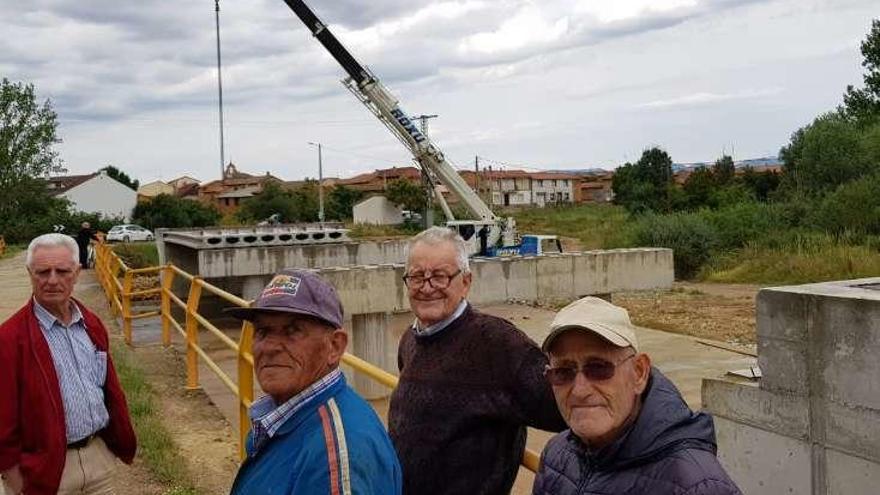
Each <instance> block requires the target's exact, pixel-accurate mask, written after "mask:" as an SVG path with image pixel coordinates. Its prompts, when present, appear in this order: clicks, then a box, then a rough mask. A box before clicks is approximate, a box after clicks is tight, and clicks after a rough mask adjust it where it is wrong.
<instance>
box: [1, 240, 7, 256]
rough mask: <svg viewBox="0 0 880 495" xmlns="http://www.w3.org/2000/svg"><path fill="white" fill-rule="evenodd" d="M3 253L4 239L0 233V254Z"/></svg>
mask: <svg viewBox="0 0 880 495" xmlns="http://www.w3.org/2000/svg"><path fill="white" fill-rule="evenodd" d="M4 254H6V239H4V238H3V236H2V235H0V256H3V255H4Z"/></svg>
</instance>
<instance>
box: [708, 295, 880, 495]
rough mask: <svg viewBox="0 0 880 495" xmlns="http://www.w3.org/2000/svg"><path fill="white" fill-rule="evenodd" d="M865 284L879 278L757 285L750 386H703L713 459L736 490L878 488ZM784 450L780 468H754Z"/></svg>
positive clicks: (878, 435)
mask: <svg viewBox="0 0 880 495" xmlns="http://www.w3.org/2000/svg"><path fill="white" fill-rule="evenodd" d="M873 287H878V288H880V278H878V279H864V280H853V281H843V282H829V283H822V284H809V285H802V286H795V287H782V288H773V289H764V290H762V291H760V292H759V294H758V299H757V325H758V327H757V335H758V362H759V364H760V366H761V370H762V373H763V378H762V380H761V383H760V385H759V386H754V385H745V384H739V383H731V382H728V381H723V380H705V381H704V383H703V402H704V406H705V407H706V408H707V409H708V410H709V411H711V412H712V413H713V414H714V415H715V416H716V420H717V430H718V442H719V452H720V456H721V458H722V460H723V461H725V465H726V466H727V467H728V470H729V471H730V472H731V475H732V476H733V477H734V479H735V480H736V481H737V482H738V483H740V484H741V487H742V488H743V491H744V492H745V493H758V494H760V493H768V494H769V493H795V494H810V495H826V494H832V493H835V494H836V493H841V494H843V493H851V494H861V493H866V494H867V493H880V488H878V487H880V484H878V480H880V291H878V290H876V289H875V288H873ZM785 452H788V454H786V455H788V456H789V457H790V458H791V459H793V460H792V461H791V463H790V464H789V465H788V466H789V468H790V469H781V470H779V471H777V472H773V471H772V470H771V471H770V472H766V473H765V471H766V470H762V468H761V466H766V465H772V464H773V463H774V462H775V461H776V460H777V457H776V456H777V455H781V454H783V453H785ZM805 452H806V454H805ZM794 459H797V460H794ZM804 459H808V460H809V464H808V467H809V469H808V471H807V472H806V473H804V471H803V466H804ZM804 480H808V481H809V483H808V484H804ZM771 487H772V488H773V489H771ZM782 487H784V488H785V491H774V490H775V489H777V488H782Z"/></svg>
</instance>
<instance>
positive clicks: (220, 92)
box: [214, 0, 226, 180]
mask: <svg viewBox="0 0 880 495" xmlns="http://www.w3.org/2000/svg"><path fill="white" fill-rule="evenodd" d="M214 24H215V26H216V27H217V94H218V96H219V100H218V103H219V106H218V110H219V113H220V180H223V178H224V174H225V172H226V150H225V148H224V146H225V143H224V141H223V76H222V74H221V73H220V0H214Z"/></svg>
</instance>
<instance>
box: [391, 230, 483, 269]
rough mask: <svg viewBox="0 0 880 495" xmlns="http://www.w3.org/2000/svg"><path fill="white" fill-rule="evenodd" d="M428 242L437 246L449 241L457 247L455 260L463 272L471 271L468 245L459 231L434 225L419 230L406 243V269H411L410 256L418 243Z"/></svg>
mask: <svg viewBox="0 0 880 495" xmlns="http://www.w3.org/2000/svg"><path fill="white" fill-rule="evenodd" d="M419 243H421V244H427V245H429V246H436V245H438V244H444V243H449V244H452V247H454V248H455V260H456V261H457V262H458V268H460V269H461V272H462V273H470V272H471V265H470V263H469V262H468V246H467V243H465V242H464V239H462V238H461V236H460V235H458V232H456V231H454V230H452V229H449V228H446V227H438V226H434V227H431V228H429V229H427V230H423V231H422V232H419V233H418V234H417V235H416V236H415V237H413V238H412V239H410V240H409V242H408V243H407V245H406V269H407V271H408V270H409V257H410V254H411V253H412V250H413V248H414V247H415V245H416V244H419Z"/></svg>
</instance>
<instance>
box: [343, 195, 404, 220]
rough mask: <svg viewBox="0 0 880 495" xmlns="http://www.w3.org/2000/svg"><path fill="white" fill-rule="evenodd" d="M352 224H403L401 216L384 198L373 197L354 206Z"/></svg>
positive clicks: (397, 209)
mask: <svg viewBox="0 0 880 495" xmlns="http://www.w3.org/2000/svg"><path fill="white" fill-rule="evenodd" d="M352 214H353V217H354V223H367V224H373V225H397V224H401V223H403V214H402V213H401V211H400V208H398V207H397V206H396V205H395V204H394V203H392V202H391V201H388V198H386V197H385V196H373V197H372V198H367V199H365V200H363V201H361V202H360V203H358V204H356V205H354V208H353V211H352Z"/></svg>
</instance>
